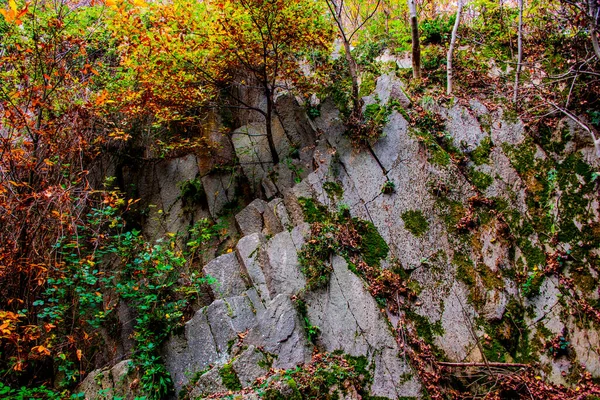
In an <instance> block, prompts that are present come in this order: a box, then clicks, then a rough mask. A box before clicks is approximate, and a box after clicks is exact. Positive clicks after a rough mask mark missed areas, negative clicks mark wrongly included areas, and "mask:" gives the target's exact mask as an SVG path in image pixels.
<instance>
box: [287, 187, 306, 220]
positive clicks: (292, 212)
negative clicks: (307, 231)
mask: <svg viewBox="0 0 600 400" xmlns="http://www.w3.org/2000/svg"><path fill="white" fill-rule="evenodd" d="M302 182H305V181H302ZM302 182H301V183H300V184H299V185H296V186H295V187H294V188H293V189H288V190H286V191H284V192H283V203H284V205H285V209H286V210H287V212H288V216H289V219H290V224H291V225H297V224H300V223H302V222H304V212H303V211H302V207H301V206H300V204H299V203H298V196H297V195H296V193H297V189H296V188H297V187H298V186H300V185H301V184H302Z"/></svg>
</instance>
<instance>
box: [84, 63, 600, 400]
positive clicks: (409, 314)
mask: <svg viewBox="0 0 600 400" xmlns="http://www.w3.org/2000/svg"><path fill="white" fill-rule="evenodd" d="M286 101H288V102H291V98H286ZM376 101H377V102H379V103H380V105H382V106H386V107H387V106H389V105H390V104H392V105H393V107H391V112H390V115H389V117H388V120H387V123H386V125H385V126H384V127H383V133H384V135H383V137H382V138H380V139H379V140H377V141H374V142H373V143H370V145H369V146H368V148H365V149H361V150H357V149H355V148H354V147H353V146H352V145H351V143H350V141H349V139H348V137H347V136H346V135H345V128H344V126H343V124H342V122H341V117H340V114H339V112H338V111H337V109H336V108H335V106H334V104H333V102H331V101H325V102H324V103H322V104H321V105H320V112H321V115H320V117H318V118H316V119H315V120H314V121H310V120H308V119H305V118H301V119H300V122H299V126H298V127H293V126H292V125H293V120H294V118H297V117H298V109H294V108H290V109H289V110H287V111H286V112H283V113H281V114H280V115H279V117H278V118H279V120H278V122H277V123H276V124H275V125H276V129H275V131H276V134H277V135H278V139H277V143H278V146H279V150H280V155H282V158H285V157H288V156H289V157H288V162H287V164H285V163H283V162H282V163H281V164H280V165H278V166H275V167H273V166H272V165H270V154H269V151H268V146H267V144H266V140H265V138H264V133H263V132H262V131H261V129H262V128H261V127H260V126H261V125H260V123H261V121H254V120H252V121H247V122H248V123H247V124H246V125H245V126H244V127H242V128H240V129H238V130H236V131H235V133H234V138H233V139H234V141H233V143H234V147H235V151H236V153H237V156H238V158H239V159H240V162H241V165H242V169H243V172H244V174H245V177H246V178H247V180H248V181H249V182H251V185H252V186H253V187H254V190H255V193H261V194H262V196H261V197H262V199H256V200H254V201H252V202H250V203H249V204H248V205H247V206H246V207H245V208H244V209H243V210H241V211H240V212H238V213H237V214H236V215H235V227H236V229H237V231H238V232H239V236H240V238H239V240H237V242H235V243H233V242H232V244H234V245H232V246H231V247H230V248H229V251H230V252H229V253H226V254H223V255H220V256H219V257H217V258H215V259H214V260H213V261H211V262H209V263H207V264H206V265H205V266H204V268H203V272H204V273H205V275H208V276H211V277H212V278H213V279H214V281H213V282H212V283H211V284H210V291H211V294H212V303H210V304H207V305H206V306H205V307H203V308H201V309H200V310H199V311H197V312H196V313H195V314H194V316H193V317H192V318H191V319H190V320H189V321H188V322H187V323H186V324H185V327H184V329H183V331H182V332H181V333H180V334H179V335H174V336H172V337H171V338H170V339H169V340H168V341H167V343H165V344H164V346H163V356H164V360H165V362H166V365H167V368H168V370H169V372H170V373H171V376H172V377H173V380H174V383H175V389H176V391H177V392H179V391H180V390H181V389H184V391H186V393H188V394H189V395H190V397H202V396H207V395H210V394H215V393H221V392H226V391H239V390H240V389H241V388H246V389H247V390H246V393H244V395H243V396H245V397H244V398H254V397H252V396H254V394H252V393H249V392H251V391H252V390H251V388H252V387H253V385H254V384H255V382H256V380H257V379H259V378H261V382H263V381H264V379H268V377H269V374H272V373H273V372H272V370H271V368H274V369H292V368H295V367H297V366H299V365H303V364H305V363H307V362H309V361H310V360H311V354H313V351H314V350H315V348H316V349H317V350H318V351H324V352H336V351H338V352H339V351H341V352H343V353H345V354H347V355H350V356H355V357H359V356H360V357H365V359H366V360H367V362H368V365H369V366H370V368H371V369H370V371H371V375H372V379H371V381H370V382H369V385H368V392H369V393H370V394H371V395H372V396H381V397H385V398H390V399H392V398H404V397H409V398H410V397H415V398H419V397H421V395H422V387H423V386H422V384H421V382H419V380H418V377H417V374H416V373H415V371H414V370H413V368H412V367H411V366H410V365H409V363H408V362H407V361H406V359H405V355H404V354H402V353H400V352H399V351H400V349H399V346H398V343H399V342H402V341H401V340H400V339H399V338H397V337H396V332H397V330H396V328H398V329H399V330H400V331H403V330H405V329H412V330H414V331H415V332H417V334H418V335H419V336H420V338H421V339H422V340H424V341H426V342H427V343H428V344H429V345H431V346H432V347H433V349H434V351H435V353H436V354H437V355H439V356H442V357H444V358H446V359H447V360H450V361H454V362H485V361H500V362H511V361H518V362H524V363H534V362H535V363H540V365H541V367H542V368H541V370H540V372H539V374H540V375H541V376H542V377H543V378H545V379H549V380H551V381H553V382H557V383H563V384H566V383H568V382H569V381H570V378H571V377H575V376H576V375H577V374H578V371H580V368H581V366H582V365H583V366H585V368H586V370H587V371H589V372H590V373H591V374H592V375H593V376H595V377H600V363H599V362H598V360H600V357H599V350H598V349H599V348H600V338H599V333H598V332H599V329H598V321H597V320H595V319H594V318H595V317H594V315H593V313H594V310H596V311H597V308H595V306H594V304H597V301H598V298H599V295H598V293H597V286H598V285H597V283H598V257H600V251H598V248H599V247H600V246H599V242H598V234H597V233H598V232H599V230H598V229H599V228H598V227H599V226H600V210H599V201H598V199H597V190H598V182H597V181H598V173H597V171H598V167H599V162H598V160H597V158H595V157H594V156H593V154H594V153H593V146H592V144H591V143H589V141H586V136H585V135H584V134H582V132H579V131H578V130H577V127H576V126H574V125H572V124H569V123H568V122H567V121H563V122H561V123H560V124H559V125H558V127H557V128H556V129H550V128H549V129H548V131H540V132H537V133H535V135H533V134H532V133H531V132H527V131H526V128H525V124H524V123H523V122H522V121H520V120H519V118H518V117H517V116H516V115H512V113H511V112H509V111H503V110H502V109H501V108H498V109H495V110H489V109H488V108H487V107H486V105H485V104H484V103H483V102H480V101H477V100H472V101H471V102H469V103H468V104H467V103H465V102H459V101H452V102H449V103H445V104H429V103H428V104H424V105H423V113H425V117H423V118H422V119H419V118H416V117H415V115H414V114H411V110H410V107H413V106H414V104H413V102H412V100H411V99H409V98H408V97H407V96H406V94H405V93H404V91H403V85H402V83H401V82H400V81H399V80H398V79H397V78H396V77H395V76H394V75H393V74H389V75H384V76H382V77H380V78H379V79H378V81H377V84H376V89H375V93H374V94H373V95H372V96H370V97H369V98H366V99H365V104H372V103H374V102H376ZM295 106H296V105H295ZM290 107H291V106H290ZM420 117H421V116H420ZM280 122H281V123H280ZM262 123H264V121H263V122H262ZM314 130H319V131H321V132H323V133H324V134H323V136H322V137H320V138H319V139H318V140H316V141H315V137H314V135H313V134H314ZM311 141H314V145H313V143H312V142H311ZM291 144H294V145H299V146H301V149H300V151H299V153H298V154H297V155H294V156H293V157H292V155H291V154H289V153H290V152H289V151H290V150H291V148H290V145H291ZM292 147H293V146H292ZM286 152H288V153H286ZM193 159H194V157H193V156H186V157H183V158H180V159H177V160H171V161H170V162H168V163H165V164H164V165H162V164H161V166H160V168H162V169H161V170H160V171H161V172H160V174H161V177H160V178H157V182H158V189H156V190H154V189H151V188H150V186H148V188H146V189H144V190H145V192H146V193H149V194H148V196H149V199H150V200H148V201H150V202H156V204H159V203H160V204H161V206H160V208H161V209H168V210H170V211H171V216H169V217H166V218H163V219H162V220H160V224H161V227H162V228H161V229H164V230H171V229H172V230H179V229H180V227H178V224H179V225H181V224H183V225H185V224H189V223H190V221H188V220H182V219H181V218H179V217H178V215H180V211H178V210H183V207H184V206H185V204H184V203H183V202H182V201H181V199H180V198H178V195H177V193H178V191H179V190H180V185H177V182H182V181H189V180H193V179H196V177H197V176H198V169H197V166H195V165H194V161H193ZM302 168H304V169H303V171H300V169H302ZM157 173H158V172H157ZM227 179H228V178H227V175H222V174H217V175H211V176H210V178H207V177H203V178H202V186H203V187H204V188H211V189H210V191H211V192H213V193H214V196H212V197H211V196H208V193H206V194H207V200H208V211H209V212H210V213H211V214H212V215H213V216H214V215H215V213H216V212H217V211H215V210H218V209H220V208H222V207H223V206H224V204H225V203H226V202H227V201H230V200H231V198H230V192H228V191H227V190H224V191H221V189H219V188H224V187H225V186H226V185H225V181H226V180H227ZM333 186H335V187H336V189H335V193H332V190H331V188H332V187H333ZM152 187H154V186H152ZM384 187H388V188H392V189H391V190H382V189H383V188H384ZM153 196H154V197H153ZM303 198H310V199H312V200H313V201H315V202H316V204H319V205H324V206H326V207H328V209H329V210H330V211H332V212H333V211H337V210H338V209H344V210H345V209H348V210H349V212H350V214H351V216H352V217H356V218H360V219H362V220H365V221H369V222H371V223H372V224H373V226H374V227H376V229H377V231H378V232H379V233H380V235H381V236H382V237H383V239H384V240H385V242H386V243H387V245H388V246H389V248H390V254H389V256H388V258H387V259H386V260H383V262H382V263H381V267H382V268H390V269H393V270H394V271H400V272H399V273H400V275H401V276H403V277H404V278H403V279H405V280H406V282H408V283H409V284H410V290H411V291H412V292H413V293H412V294H413V296H406V297H402V296H398V298H397V301H396V304H394V305H390V304H386V303H385V300H384V299H381V298H378V299H374V298H373V297H372V295H371V293H370V292H369V290H368V285H367V283H366V282H364V281H363V278H361V277H360V276H359V275H357V274H355V272H352V271H353V268H354V266H352V265H350V266H349V265H348V263H347V261H346V260H344V258H342V257H339V256H334V257H333V258H332V259H331V260H324V261H327V262H330V266H331V270H332V272H331V276H330V278H329V280H328V282H327V284H326V286H325V287H321V288H320V289H314V290H308V289H307V288H306V285H307V282H306V277H305V275H304V274H303V272H302V271H301V267H300V262H299V260H298V254H299V252H300V251H301V250H302V248H303V246H304V245H305V244H306V242H307V240H309V241H310V240H316V239H312V238H311V239H307V238H308V236H309V234H310V225H309V224H307V223H305V222H304V215H303V212H302V207H301V206H300V203H301V202H302V201H303ZM264 199H266V200H264ZM211 204H212V205H211ZM199 215H200V214H198V215H194V217H193V218H194V219H195V218H198V216H199ZM203 215H204V214H203ZM188 218H192V217H188ZM152 224H154V225H152ZM145 229H148V230H153V231H154V230H159V227H158V225H156V223H149V225H147V227H146V228H145ZM554 262H556V263H558V264H559V267H556V266H554V267H553V268H554V269H552V270H549V269H548V266H549V265H554V264H552V263H554ZM299 298H302V299H303V301H304V302H305V306H306V307H305V309H302V308H301V307H300V308H299V307H298V302H297V300H298V299H299ZM586 305H588V306H589V307H588V308H586ZM590 310H591V311H590ZM382 311H387V312H382ZM596 319H597V316H596ZM402 321H408V322H407V324H408V325H409V326H408V327H407V326H406V325H404V326H403V325H402V323H403V322H402ZM397 324H400V325H397ZM311 328H314V331H318V332H319V335H317V336H316V337H313V336H314V335H313V334H314V331H313V332H312V334H311V337H310V339H311V340H312V342H311V341H309V335H308V334H307V329H308V330H310V329H311ZM558 336H561V337H563V336H564V337H563V339H564V340H563V342H562V343H563V344H564V343H565V342H568V344H565V349H561V352H558V353H556V352H554V353H553V352H552V350H551V349H550V350H549V347H548V346H551V341H552V339H553V338H555V337H558ZM263 378H264V379H263ZM90 379H91V381H94V382H97V381H99V379H95V380H94V378H90ZM86 381H87V380H86ZM91 381H89V382H91ZM89 382H88V383H87V385H88V386H89V385H90V384H91V383H89ZM102 385H105V386H106V387H109V386H110V383H106V384H105V383H102ZM281 386H282V387H281V390H280V392H281V393H288V392H289V393H292V392H293V391H292V389H291V388H290V387H289V385H288V386H286V384H284V383H282V384H281ZM284 386H286V387H284ZM102 387H104V386H102ZM286 390H287V392H286ZM332 390H334V391H335V390H338V389H336V388H334V389H332ZM350 392H351V391H348V392H346V393H342V394H343V395H345V396H349V397H348V398H356V396H358V394H356V396H354V397H352V396H353V395H352V393H350Z"/></svg>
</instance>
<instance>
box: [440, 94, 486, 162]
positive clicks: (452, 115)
mask: <svg viewBox="0 0 600 400" xmlns="http://www.w3.org/2000/svg"><path fill="white" fill-rule="evenodd" d="M442 113H443V115H444V116H445V117H446V129H447V130H448V133H449V134H450V136H452V139H453V141H454V145H455V146H456V147H458V148H459V149H462V150H464V151H467V152H470V151H473V150H475V148H476V147H477V146H479V144H480V143H481V141H482V140H483V139H484V138H485V137H487V136H488V135H487V134H486V133H485V132H483V131H482V130H481V126H480V125H479V121H478V120H477V118H476V117H475V116H474V115H473V114H471V112H470V111H469V110H468V109H467V108H466V107H463V106H461V105H459V104H456V105H454V107H452V108H450V109H442Z"/></svg>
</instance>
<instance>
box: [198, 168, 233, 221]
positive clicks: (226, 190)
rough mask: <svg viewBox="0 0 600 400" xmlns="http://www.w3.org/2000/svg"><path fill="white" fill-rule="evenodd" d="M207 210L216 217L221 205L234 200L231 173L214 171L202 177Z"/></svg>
mask: <svg viewBox="0 0 600 400" xmlns="http://www.w3.org/2000/svg"><path fill="white" fill-rule="evenodd" d="M202 187H203V188H204V192H205V193H206V200H207V202H208V210H209V211H210V215H211V216H212V217H213V218H216V217H217V216H218V215H219V213H220V212H221V211H223V207H224V206H225V205H226V204H227V203H229V202H231V201H233V200H235V177H234V174H233V173H215V174H210V175H206V176H204V177H203V178H202Z"/></svg>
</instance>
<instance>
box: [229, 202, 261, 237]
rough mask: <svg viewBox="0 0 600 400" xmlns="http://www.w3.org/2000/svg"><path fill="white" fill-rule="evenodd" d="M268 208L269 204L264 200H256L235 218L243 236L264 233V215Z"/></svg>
mask: <svg viewBox="0 0 600 400" xmlns="http://www.w3.org/2000/svg"><path fill="white" fill-rule="evenodd" d="M266 206H267V203H266V202H265V201H264V200H260V199H256V200H254V201H252V203H250V204H248V205H247V206H246V207H245V208H244V209H243V210H242V211H241V212H239V213H238V214H237V215H236V216H235V221H236V223H237V226H238V229H239V231H240V233H241V234H242V236H247V235H251V234H253V233H257V232H258V233H260V232H262V230H263V226H264V224H263V213H264V212H265V207H266Z"/></svg>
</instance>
